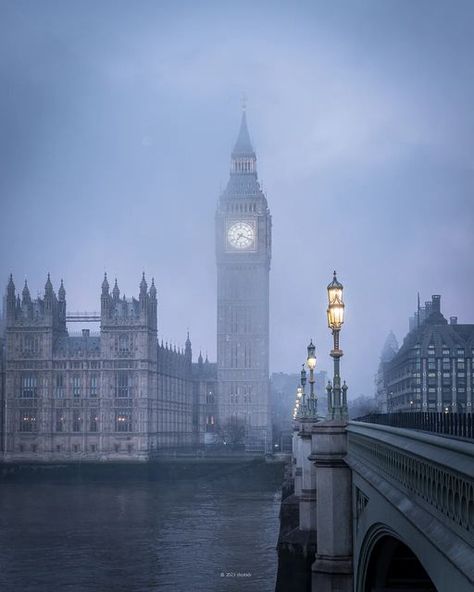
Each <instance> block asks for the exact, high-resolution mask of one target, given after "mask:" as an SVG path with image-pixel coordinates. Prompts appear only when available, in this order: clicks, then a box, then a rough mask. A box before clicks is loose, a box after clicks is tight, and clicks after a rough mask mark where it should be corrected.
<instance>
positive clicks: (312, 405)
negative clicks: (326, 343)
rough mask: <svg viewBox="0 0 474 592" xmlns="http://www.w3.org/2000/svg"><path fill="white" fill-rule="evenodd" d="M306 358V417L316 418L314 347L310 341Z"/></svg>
mask: <svg viewBox="0 0 474 592" xmlns="http://www.w3.org/2000/svg"><path fill="white" fill-rule="evenodd" d="M307 349H308V357H307V358H306V365H307V366H308V368H309V403H308V415H309V417H312V418H316V416H317V411H318V400H317V398H316V396H315V394H314V369H315V368H316V355H315V351H316V347H315V345H314V344H313V340H312V339H311V341H310V344H309V345H308V348H307Z"/></svg>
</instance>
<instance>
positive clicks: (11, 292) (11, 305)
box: [7, 274, 15, 321]
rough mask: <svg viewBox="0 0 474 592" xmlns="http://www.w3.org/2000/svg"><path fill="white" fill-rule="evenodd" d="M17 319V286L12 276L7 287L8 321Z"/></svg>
mask: <svg viewBox="0 0 474 592" xmlns="http://www.w3.org/2000/svg"><path fill="white" fill-rule="evenodd" d="M14 318H15V284H14V283H13V275H12V274H10V278H9V280H8V286H7V321H11V320H13V319H14Z"/></svg>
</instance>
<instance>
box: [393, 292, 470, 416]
mask: <svg viewBox="0 0 474 592" xmlns="http://www.w3.org/2000/svg"><path fill="white" fill-rule="evenodd" d="M473 361H474V325H467V324H466V325H464V324H459V323H458V320H457V317H450V320H449V323H448V321H447V320H446V318H445V317H444V316H443V314H442V313H441V297H440V296H438V295H434V296H432V299H431V301H428V302H426V303H425V306H424V307H420V306H418V311H417V313H416V314H415V315H414V317H412V318H411V319H410V331H409V333H408V334H407V335H406V337H405V339H404V341H403V344H402V346H401V347H400V349H399V350H398V352H395V353H394V355H393V356H391V358H390V360H388V361H387V362H386V363H385V364H384V366H383V374H384V376H383V382H384V385H385V388H386V394H387V409H388V411H389V412H392V411H438V412H444V413H450V412H460V413H464V412H468V413H472V391H473V384H474V365H473Z"/></svg>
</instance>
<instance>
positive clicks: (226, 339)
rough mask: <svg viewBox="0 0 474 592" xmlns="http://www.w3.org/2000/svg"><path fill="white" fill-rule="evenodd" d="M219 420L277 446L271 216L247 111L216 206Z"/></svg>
mask: <svg viewBox="0 0 474 592" xmlns="http://www.w3.org/2000/svg"><path fill="white" fill-rule="evenodd" d="M216 258H217V387H218V420H219V425H220V427H221V429H223V428H224V427H225V426H228V425H229V424H234V425H242V426H244V427H245V445H246V448H247V449H249V450H259V451H262V450H264V449H267V448H268V447H269V446H270V445H271V416H270V383H269V272H270V259H271V216H270V211H269V209H268V204H267V200H266V197H265V195H264V193H263V192H262V190H261V188H260V185H259V182H258V179H257V167H256V155H255V152H254V149H253V147H252V144H251V141H250V136H249V132H248V128H247V118H246V113H245V110H244V111H243V113H242V121H241V125H240V131H239V135H238V138H237V142H236V144H235V147H234V150H233V151H232V155H231V170H230V178H229V181H228V184H227V187H226V189H225V191H224V192H223V193H222V195H221V196H220V199H219V203H218V207H217V213H216Z"/></svg>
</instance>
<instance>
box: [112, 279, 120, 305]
mask: <svg viewBox="0 0 474 592" xmlns="http://www.w3.org/2000/svg"><path fill="white" fill-rule="evenodd" d="M112 298H113V299H114V301H115V302H118V300H119V299H120V290H119V287H118V283H117V278H115V284H114V288H113V290H112Z"/></svg>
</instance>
